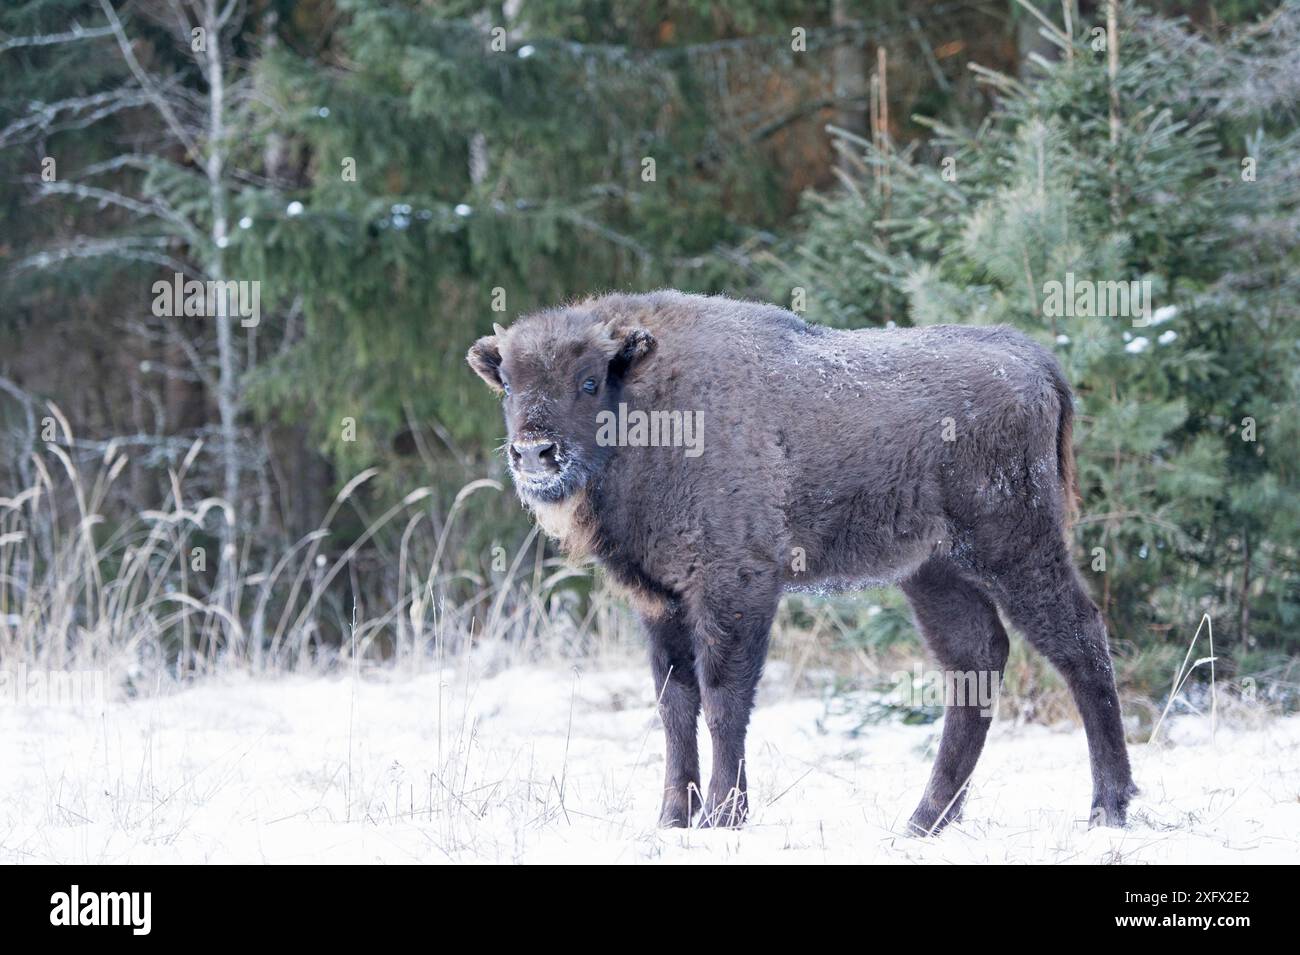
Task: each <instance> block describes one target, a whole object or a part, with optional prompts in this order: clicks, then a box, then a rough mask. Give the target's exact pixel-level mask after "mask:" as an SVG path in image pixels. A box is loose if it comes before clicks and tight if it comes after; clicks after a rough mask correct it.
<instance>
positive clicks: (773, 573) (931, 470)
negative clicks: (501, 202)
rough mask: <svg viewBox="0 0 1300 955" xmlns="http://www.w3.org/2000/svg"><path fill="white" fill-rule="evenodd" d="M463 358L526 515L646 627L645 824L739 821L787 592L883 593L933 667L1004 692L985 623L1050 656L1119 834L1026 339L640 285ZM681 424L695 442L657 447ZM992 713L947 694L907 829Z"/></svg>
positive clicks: (1110, 695) (1112, 764) (926, 814)
mask: <svg viewBox="0 0 1300 955" xmlns="http://www.w3.org/2000/svg"><path fill="white" fill-rule="evenodd" d="M469 362H470V365H471V366H472V367H473V368H474V370H475V371H476V372H478V374H479V375H481V376H482V377H483V379H484V380H485V381H486V382H487V383H488V385H489V386H490V387H491V388H492V389H493V390H494V391H497V392H498V393H501V394H503V395H504V409H505V418H506V427H507V429H508V432H509V435H508V442H507V454H508V457H509V466H510V472H511V475H512V476H513V479H514V482H515V486H516V488H517V490H518V493H519V496H520V498H521V499H522V500H523V502H524V504H525V505H526V506H527V507H528V508H530V509H531V510H532V511H533V512H534V514H535V515H536V517H537V519H538V520H539V522H540V523H541V524H542V526H543V527H544V528H545V529H546V530H547V532H548V533H550V534H551V535H552V536H553V537H556V538H557V539H559V540H560V541H561V542H562V543H563V545H564V546H565V547H566V549H568V550H569V551H571V552H578V553H583V554H589V555H591V556H594V557H595V558H596V559H597V560H598V561H599V562H600V563H601V564H602V565H603V566H604V567H605V569H606V571H607V573H608V575H609V577H610V578H611V579H612V580H613V581H614V582H615V583H616V584H617V585H619V586H621V587H622V588H623V589H624V590H625V591H626V592H627V593H628V595H629V597H630V598H631V600H632V602H633V604H634V605H635V606H636V607H637V609H638V611H639V612H640V614H641V617H642V619H643V621H644V624H645V628H646V631H647V633H648V635H649V638H650V657H651V662H652V664H653V669H654V680H655V691H656V693H657V694H658V696H659V711H660V714H661V715H662V717H663V724H664V731H665V733H666V736H667V778H666V780H665V783H664V800H663V812H662V816H661V818H660V822H661V824H663V825H666V826H684V825H689V824H690V823H691V821H692V819H693V818H694V816H695V814H696V813H697V812H700V811H702V813H703V814H702V817H701V820H700V823H701V825H732V824H737V823H739V822H740V821H741V820H743V818H744V816H745V813H746V809H747V788H748V787H747V785H746V780H745V730H746V726H747V724H748V722H749V714H750V710H751V708H752V706H753V702H754V691H755V686H756V684H757V683H758V679H759V675H760V674H761V672H762V669H763V661H764V658H765V656H766V654H767V646H768V634H769V631H770V629H771V626H772V620H773V617H774V615H775V613H776V609H777V603H778V601H779V600H780V597H781V594H782V592H783V591H786V590H791V589H804V588H814V589H817V590H823V589H847V590H856V589H861V588H863V587H867V586H874V585H878V584H883V583H896V584H899V585H900V586H901V587H902V589H903V592H904V593H905V594H906V595H907V597H908V599H909V600H910V601H911V604H912V607H913V608H914V610H915V614H916V620H917V623H918V625H919V627H920V630H921V633H922V634H923V635H924V637H925V640H926V642H927V643H928V644H929V646H930V648H931V650H932V651H933V652H934V655H935V656H936V657H937V658H938V659H939V661H940V663H941V664H942V665H943V667H944V668H945V670H946V671H955V672H958V673H962V674H971V673H982V674H984V675H986V676H987V675H989V674H992V675H995V678H996V679H998V680H1000V678H1001V675H1002V671H1003V667H1004V665H1005V664H1006V659H1007V649H1008V645H1007V635H1006V632H1005V631H1004V630H1003V628H1002V623H1001V622H1000V620H999V616H998V611H999V609H1000V610H1001V611H1002V613H1003V614H1004V615H1005V617H1006V619H1007V620H1009V621H1010V622H1011V623H1012V624H1013V625H1014V626H1015V627H1016V628H1017V629H1019V630H1021V631H1023V632H1024V634H1025V636H1026V637H1027V638H1028V639H1029V641H1030V643H1031V644H1032V645H1033V646H1034V647H1036V648H1037V649H1038V650H1039V651H1040V652H1042V653H1044V654H1046V656H1047V657H1048V658H1049V659H1050V660H1051V661H1052V663H1053V664H1055V665H1056V667H1057V668H1058V669H1060V671H1061V672H1062V674H1064V676H1065V679H1066V681H1067V682H1068V683H1069V686H1070V690H1071V692H1072V693H1073V695H1074V699H1075V702H1076V703H1077V705H1078V707H1079V712H1080V714H1081V715H1082V717H1083V724H1084V727H1085V729H1086V731H1087V737H1088V749H1089V752H1090V755H1091V761H1092V780H1093V797H1092V810H1093V813H1092V820H1093V821H1094V822H1101V823H1106V824H1110V825H1122V824H1123V822H1124V816H1125V809H1126V806H1127V803H1128V800H1129V798H1130V796H1131V795H1133V793H1134V792H1135V791H1136V790H1135V789H1134V786H1133V782H1132V779H1131V776H1130V773H1129V763H1128V754H1127V751H1126V749H1125V745H1124V733H1123V729H1122V726H1121V722H1120V709H1119V700H1118V698H1117V696H1116V693H1115V680H1114V677H1113V675H1112V672H1111V661H1110V653H1109V649H1108V647H1107V643H1106V630H1105V626H1104V625H1103V623H1102V618H1101V614H1100V613H1099V612H1098V611H1097V608H1096V606H1095V605H1094V604H1093V602H1092V601H1091V600H1090V599H1089V597H1088V595H1087V594H1086V593H1085V591H1084V588H1083V586H1082V584H1081V582H1080V579H1079V576H1078V574H1077V573H1076V571H1075V570H1074V567H1073V565H1072V564H1071V560H1070V553H1069V549H1068V547H1067V544H1066V538H1065V530H1066V522H1067V514H1066V512H1067V509H1068V502H1069V501H1070V500H1071V497H1072V487H1073V473H1072V472H1073V467H1074V458H1073V453H1072V451H1071V447H1070V428H1071V418H1072V413H1073V412H1072V406H1071V398H1070V390H1069V386H1068V385H1067V384H1066V382H1065V380H1064V378H1063V377H1062V374H1061V370H1060V368H1059V367H1058V365H1057V363H1056V361H1055V360H1054V359H1053V357H1052V356H1051V354H1050V353H1048V352H1047V351H1046V350H1044V349H1043V348H1041V347H1039V346H1038V345H1036V344H1034V343H1033V342H1032V341H1030V340H1029V339H1028V338H1026V337H1025V336H1024V335H1021V334H1019V333H1017V332H1015V331H1012V330H1010V329H1007V328H964V327H959V326H951V325H949V326H936V327H930V328H916V329H890V330H870V331H853V332H850V331H839V330H834V329H830V328H824V327H819V326H816V325H809V324H807V323H805V322H803V321H802V320H800V319H799V318H797V317H796V316H794V315H792V314H790V313H789V312H787V311H785V310H783V309H780V308H776V307H774V306H770V305H760V304H754V303H749V302H738V301H732V300H729V299H725V298H704V297H700V296H693V295H683V294H680V293H677V292H657V293H654V294H650V295H610V296H605V297H600V298H594V299H591V300H589V301H586V302H583V303H581V304H578V305H573V306H569V307H565V308H558V309H552V310H548V311H544V312H540V313H538V314H534V315H529V316H527V317H524V318H522V319H520V320H519V321H518V322H516V323H515V324H514V325H513V326H512V327H511V328H509V329H502V328H501V327H499V326H498V327H497V328H496V334H494V335H491V336H488V337H486V338H481V339H479V340H478V341H477V342H476V343H475V344H474V346H473V348H471V349H470V352H469ZM687 416H689V418H688V417H687ZM688 420H689V421H690V422H692V423H695V424H696V428H695V431H696V432H697V433H696V434H695V436H694V445H695V446H694V447H692V446H691V444H690V443H688V442H686V441H684V440H682V441H679V440H677V436H678V434H679V433H681V434H684V433H685V428H684V427H682V425H684V424H685V423H686V421H688ZM647 422H648V424H647ZM701 709H702V710H703V712H704V720H705V723H706V724H707V725H708V728H709V732H710V733H711V734H712V737H713V769H712V774H711V776H710V780H709V790H708V795H707V797H703V798H701V795H700V770H699V758H698V754H697V748H696V746H697V741H696V730H697V722H698V719H699V714H700V711H701ZM990 720H991V713H990V712H989V710H988V709H987V707H983V706H981V705H980V704H979V703H977V702H975V701H962V700H956V699H950V700H949V702H948V705H947V707H946V709H945V715H944V724H943V737H942V741H941V743H940V747H939V755H938V759H937V761H936V763H935V766H934V770H933V773H932V775H931V777H930V782H929V784H928V786H927V787H926V791H925V795H924V797H923V798H922V800H921V803H920V805H919V806H918V807H917V809H916V811H915V812H914V813H913V814H912V818H911V823H910V824H911V828H912V829H913V830H914V831H916V832H920V833H931V832H934V831H936V830H937V829H939V828H940V827H942V826H944V825H945V824H947V823H948V822H950V821H951V820H953V819H955V818H957V817H958V815H959V813H960V812H961V808H962V801H963V797H964V794H965V791H966V786H967V783H968V781H969V780H970V776H971V772H972V771H973V770H974V768H975V762H976V760H977V759H978V758H979V754H980V750H981V749H982V748H983V746H984V738H985V735H986V734H987V732H988V727H989V722H990Z"/></svg>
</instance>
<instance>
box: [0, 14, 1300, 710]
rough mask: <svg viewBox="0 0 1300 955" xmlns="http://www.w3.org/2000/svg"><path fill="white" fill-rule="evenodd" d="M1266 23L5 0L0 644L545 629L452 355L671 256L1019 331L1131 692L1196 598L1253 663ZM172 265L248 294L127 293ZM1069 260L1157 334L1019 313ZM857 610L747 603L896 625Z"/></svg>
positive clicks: (522, 544) (542, 555) (695, 282)
mask: <svg viewBox="0 0 1300 955" xmlns="http://www.w3.org/2000/svg"><path fill="white" fill-rule="evenodd" d="M1297 42H1300V8H1298V6H1297V4H1295V3H1284V4H1278V3H1276V2H1251V0H1240V2H1225V3H1207V2H1197V3H1154V2H1153V3H1148V4H1145V5H1143V6H1136V5H1131V4H1128V3H1123V4H1115V5H1111V4H1107V3H1105V2H1104V0H1103V2H1096V3H1091V2H1073V0H1067V2H1065V3H1059V2H1051V3H1048V2H1042V3H1036V4H1032V5H1031V4H1022V3H1018V2H1010V0H969V2H933V3H922V2H905V0H856V2H855V0H824V2H813V3H808V2H793V0H790V2H787V0H735V2H728V3H725V4H724V3H710V2H703V0H682V2H669V3H658V4H646V3H639V2H630V0H628V2H625V0H547V2H540V0H511V2H506V3H479V2H473V0H469V2H424V3H417V2H402V0H390V2H375V0H303V2H288V0H112V2H109V0H86V2H79V0H10V2H7V3H6V4H5V6H4V8H3V11H0V222H2V223H3V226H2V227H0V286H2V287H3V288H2V290H0V498H3V499H4V500H3V501H2V502H0V504H2V505H3V508H2V509H0V577H2V578H3V580H4V581H5V583H4V584H3V586H0V650H3V649H5V648H8V651H9V652H17V651H19V650H22V649H23V648H26V650H27V651H28V652H35V653H37V654H40V653H44V654H46V655H47V656H49V655H51V654H53V655H54V656H55V657H61V656H62V655H65V654H75V653H76V652H77V651H78V647H79V645H80V644H86V645H89V646H98V647H100V648H103V647H107V646H112V645H114V644H120V645H124V646H128V647H131V648H133V652H136V651H138V652H139V653H144V652H145V649H148V650H149V652H150V653H153V654H155V655H158V654H159V652H161V656H162V657H163V658H165V660H166V661H167V665H168V666H171V667H174V668H179V669H181V670H186V669H187V668H197V667H200V666H202V665H205V664H206V663H208V662H210V661H212V660H213V659H215V658H217V657H219V656H220V655H222V654H245V655H248V656H249V657H250V658H252V659H265V658H268V655H269V658H278V657H281V656H284V655H285V654H287V653H289V651H288V650H287V649H286V648H288V647H292V648H293V649H292V653H293V654H310V655H320V654H323V653H327V652H328V651H329V649H330V648H333V647H339V646H343V645H346V644H347V643H348V641H349V640H351V641H355V640H356V638H357V629H358V624H357V621H358V619H360V620H362V621H366V623H365V624H363V625H362V627H361V629H362V631H363V633H364V636H365V638H366V640H367V641H368V644H367V646H368V647H370V648H372V649H373V652H374V653H375V654H377V655H379V656H389V655H393V654H399V653H401V652H403V650H402V648H403V647H407V649H412V648H416V647H418V646H419V645H422V644H420V640H424V641H426V642H427V641H428V640H430V639H434V637H429V636H428V634H430V633H433V634H439V633H440V634H442V636H437V637H436V639H444V638H445V637H446V635H447V634H448V633H450V632H451V631H452V630H455V631H456V632H457V633H459V634H461V636H462V638H464V639H476V638H477V636H478V635H481V634H482V633H483V632H485V631H486V630H490V629H500V630H503V631H509V632H510V633H515V632H516V631H518V632H523V633H527V634H530V635H532V636H534V637H538V635H539V634H542V632H543V630H544V629H545V627H543V628H542V629H538V627H539V626H540V625H539V624H537V621H538V620H543V621H552V622H553V621H554V619H555V618H556V617H557V616H560V617H564V618H565V619H568V620H570V621H571V622H572V621H576V623H571V625H570V626H569V628H568V629H567V630H565V631H564V632H565V633H567V634H568V637H566V639H571V640H576V641H577V643H578V644H579V645H580V644H581V642H582V635H583V634H585V633H588V632H589V631H590V630H591V629H592V627H593V624H592V620H593V619H594V616H595V615H596V613H597V612H596V609H595V608H596V602H595V600H596V598H595V596H594V592H593V590H592V582H591V580H590V577H589V575H586V574H578V573H572V572H568V571H566V570H564V569H563V567H562V565H561V564H560V563H559V562H558V561H555V560H553V556H554V555H552V554H551V553H550V552H549V551H548V550H547V549H546V548H547V546H548V545H546V544H545V543H544V542H542V541H540V540H538V539H537V538H536V537H535V535H532V534H531V533H530V526H529V524H528V521H527V519H526V516H525V515H524V514H523V513H522V512H521V510H520V508H519V507H518V504H517V502H516V501H515V500H514V499H513V496H512V495H511V494H510V493H509V490H508V488H507V489H506V490H505V491H504V492H497V491H495V490H494V489H492V488H491V487H481V486H478V485H473V484H472V483H471V482H474V481H476V480H478V479H481V478H484V477H490V478H494V479H496V480H498V481H505V480H506V479H505V475H504V471H503V467H502V462H501V461H500V459H499V458H498V457H497V456H496V454H495V451H494V449H495V448H496V447H497V446H498V445H499V444H500V441H501V438H502V434H503V426H502V424H501V422H500V419H499V411H498V408H497V406H496V404H495V402H494V400H493V399H492V397H491V396H490V395H489V393H488V392H487V390H486V389H484V388H483V387H482V385H481V383H480V382H479V381H478V380H477V379H476V378H475V377H474V376H473V375H472V374H471V373H470V372H469V370H468V369H467V368H466V366H465V363H464V355H465V352H466V349H467V348H468V346H469V344H470V343H471V342H472V341H473V340H474V339H475V338H476V337H478V336H479V335H482V334H484V333H486V331H487V330H488V329H490V327H491V323H492V322H494V321H498V322H501V323H503V324H508V323H509V322H510V321H511V320H513V318H514V317H515V316H516V315H518V314H520V313H522V312H525V311H527V310H530V309H532V308H535V307H538V306H542V305H548V304H554V303H556V302H559V301H562V300H566V299H571V298H575V297H581V296H585V295H587V294H590V293H593V292H598V291H603V290H610V289H652V288H657V287H664V286H672V287H677V288H681V289H685V290H690V291H697V292H706V293H726V294H728V295H733V296H741V297H752V298H761V299H768V300H771V301H775V302H778V303H781V304H783V305H786V306H788V307H795V308H796V309H798V310H800V311H802V313H803V314H804V315H805V317H806V318H808V319H809V320H811V321H816V322H824V323H830V324H834V325H839V326H847V327H868V326H879V325H884V324H886V323H890V322H893V323H898V324H910V323H932V322H940V321H951V322H965V323H985V322H1008V323H1012V324H1015V325H1017V326H1019V327H1021V328H1022V329H1025V330H1027V331H1028V332H1030V333H1031V334H1033V335H1035V336H1036V337H1038V338H1040V339H1041V340H1042V341H1044V342H1045V343H1048V344H1049V345H1051V346H1052V347H1054V348H1055V350H1056V352H1057V354H1058V355H1059V356H1060V357H1061V359H1062V361H1063V362H1064V364H1065V366H1066V368H1067V371H1068V373H1069V375H1070V377H1071V380H1072V381H1073V382H1074V383H1075V385H1076V388H1077V391H1078V394H1079V400H1080V407H1079V418H1078V421H1079V423H1078V425H1077V429H1076V443H1077V446H1078V452H1079V460H1080V475H1081V490H1082V494H1083V506H1082V513H1081V518H1080V520H1079V522H1078V524H1077V525H1076V528H1075V531H1074V534H1075V540H1076V543H1077V553H1078V561H1079V566H1080V567H1081V569H1083V570H1084V572H1085V574H1086V575H1087V576H1088V578H1089V582H1090V586H1091V588H1092V590H1093V592H1094V594H1095V595H1096V597H1097V600H1098V602H1099V604H1100V605H1101V606H1102V608H1103V610H1104V611H1105V613H1106V615H1107V618H1108V620H1109V621H1110V625H1111V630H1112V633H1113V634H1114V635H1115V642H1116V647H1117V652H1118V653H1119V654H1120V655H1121V656H1122V657H1123V659H1124V661H1125V664H1124V665H1123V666H1122V667H1121V672H1122V677H1123V679H1125V680H1126V681H1128V682H1129V684H1130V686H1131V687H1134V688H1139V689H1143V690H1147V689H1149V690H1150V691H1151V692H1153V693H1154V692H1157V691H1158V690H1159V689H1160V688H1161V687H1162V686H1163V689H1164V691H1167V690H1168V687H1167V685H1165V684H1167V682H1168V679H1169V674H1170V673H1171V672H1172V669H1173V668H1172V667H1171V666H1170V660H1174V661H1175V662H1176V660H1177V659H1178V658H1181V656H1182V654H1183V653H1184V651H1185V650H1186V647H1187V644H1188V641H1189V639H1190V637H1191V634H1192V632H1193V631H1194V630H1195V629H1196V626H1197V624H1198V622H1199V621H1200V620H1201V618H1202V617H1203V616H1204V615H1206V614H1209V615H1210V618H1211V620H1212V621H1213V625H1214V627H1215V641H1216V647H1215V649H1216V651H1217V652H1218V653H1219V654H1220V655H1222V660H1221V662H1220V667H1221V670H1220V676H1222V675H1223V674H1224V673H1228V672H1232V673H1235V674H1236V675H1237V676H1238V677H1242V676H1250V677H1251V678H1252V679H1265V680H1268V681H1269V685H1270V686H1273V687H1282V688H1285V687H1287V686H1290V685H1293V684H1294V682H1295V680H1294V676H1293V675H1292V674H1291V670H1290V667H1291V666H1292V663H1291V661H1292V659H1293V658H1294V656H1295V655H1296V654H1297V652H1300V556H1298V554H1297V546H1296V545H1297V530H1300V500H1298V498H1297V494H1296V490H1297V473H1298V471H1300V407H1298V406H1297V395H1298V394H1300V360H1298V359H1300V353H1298V352H1300V346H1298V337H1300V336H1297V330H1298V329H1300V315H1298V313H1297V302H1298V301H1300V296H1298V295H1297V292H1298V291H1300V288H1298V286H1300V279H1298V278H1297V268H1296V266H1297V264H1298V263H1297V253H1296V234H1297V228H1298V227H1300V216H1298V212H1297V209H1298V206H1297V198H1298V191H1300V154H1298V152H1297V146H1300V138H1298V137H1300V133H1298V132H1297V104H1298V103H1300V96H1298V95H1297V94H1300V63H1298V62H1297V55H1296V53H1295V50H1296V48H1297ZM177 272H180V273H182V274H184V275H185V276H187V277H190V278H197V279H218V280H236V281H257V282H260V283H261V302H260V304H261V316H260V321H259V322H258V324H257V325H256V327H252V328H249V327H244V326H242V325H241V324H240V323H239V322H238V321H237V320H233V321H232V320H225V321H222V320H218V319H212V318H195V317H190V318H186V317H183V316H181V317H165V316H160V315H158V314H156V310H155V309H154V308H153V307H152V303H153V300H154V293H153V291H152V286H153V283H154V282H156V281H158V280H159V279H168V280H169V279H170V278H171V277H172V276H173V274H174V273H177ZM1066 273H1073V274H1074V275H1075V276H1077V277H1079V278H1087V279H1090V280H1094V281H1120V280H1123V281H1128V280H1135V281H1145V282H1148V283H1149V287H1150V288H1151V289H1152V290H1153V295H1154V302H1155V305H1156V307H1157V310H1156V314H1155V318H1156V323H1154V324H1152V325H1150V326H1148V327H1144V328H1140V327H1134V326H1133V325H1132V323H1131V322H1129V321H1128V320H1126V319H1123V318H1116V317H1064V316H1057V315H1051V314H1048V310H1045V309H1044V295H1043V288H1044V283H1045V282H1048V281H1052V280H1063V279H1064V276H1065V274H1066ZM467 485H469V487H468V488H467ZM418 488H420V489H425V490H418V491H417V490H415V489H418ZM31 489H36V491H35V493H32V490H31ZM218 502H224V503H225V505H226V506H224V507H223V506H222V505H221V504H220V503H218ZM503 555H504V556H503ZM534 566H535V567H536V570H534V569H530V568H533V567H534ZM521 568H523V571H522V574H521ZM512 588H522V590H517V589H512ZM521 594H525V596H521ZM882 599H883V600H884V611H885V612H883V613H881V612H879V611H880V609H881V607H880V606H879V605H873V606H872V608H871V610H872V613H871V614H867V613H866V612H865V611H864V610H863V609H862V607H861V606H860V602H859V604H855V603H853V602H845V601H836V600H832V601H828V602H825V603H824V604H823V605H820V606H819V605H817V604H816V601H815V600H813V599H812V598H799V600H800V602H799V603H797V604H794V605H793V606H792V607H791V608H790V609H789V610H788V613H787V615H786V617H785V618H783V619H784V624H785V625H787V626H791V627H795V626H799V625H801V621H802V622H806V619H807V618H808V615H810V614H811V615H818V614H820V615H822V616H821V618H820V619H833V620H834V622H835V627H834V628H833V629H834V633H835V634H836V639H837V640H840V641H845V642H848V643H852V644H854V645H858V646H861V645H875V644H888V643H890V642H892V641H896V640H906V639H909V638H910V636H909V634H910V626H909V624H908V623H907V618H906V614H905V613H904V612H903V611H902V609H901V605H900V604H897V603H896V602H894V603H891V602H890V601H889V600H888V599H884V598H882ZM600 612H601V613H603V612H604V610H603V609H601V610H600ZM528 621H532V622H531V623H529V622H528ZM548 625H549V624H548ZM302 631H305V632H306V636H299V635H298V634H299V633H300V632H302ZM420 635H424V636H420ZM575 635H576V636H575ZM539 639H540V637H539ZM1197 655H1200V656H1203V655H1205V651H1200V650H1198V654H1197ZM1279 692H1280V691H1279Z"/></svg>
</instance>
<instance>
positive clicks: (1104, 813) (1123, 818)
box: [1088, 781, 1138, 829]
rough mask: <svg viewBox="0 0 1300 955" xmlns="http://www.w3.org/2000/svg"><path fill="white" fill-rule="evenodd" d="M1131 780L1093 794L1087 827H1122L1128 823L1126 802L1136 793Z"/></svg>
mask: <svg viewBox="0 0 1300 955" xmlns="http://www.w3.org/2000/svg"><path fill="white" fill-rule="evenodd" d="M1137 792H1138V788H1137V787H1136V786H1134V785H1133V783H1132V781H1129V782H1126V783H1123V784H1121V785H1119V786H1115V787H1113V788H1107V789H1105V790H1102V791H1101V792H1097V793H1094V794H1093V797H1092V812H1091V813H1089V815H1088V828H1089V829H1095V828H1096V827H1097V826H1110V827H1111V828H1114V829H1123V828H1124V826H1125V825H1127V824H1128V803H1129V800H1130V799H1132V798H1133V797H1134V796H1136V795H1137Z"/></svg>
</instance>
